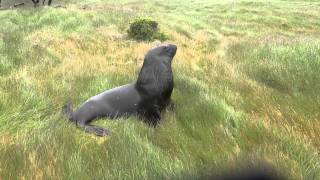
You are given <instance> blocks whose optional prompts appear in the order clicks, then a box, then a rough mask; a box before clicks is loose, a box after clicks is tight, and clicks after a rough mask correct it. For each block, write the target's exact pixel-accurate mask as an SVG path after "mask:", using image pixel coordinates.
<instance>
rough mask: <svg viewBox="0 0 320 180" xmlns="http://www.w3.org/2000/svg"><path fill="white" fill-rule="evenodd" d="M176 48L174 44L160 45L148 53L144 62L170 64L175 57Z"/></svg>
mask: <svg viewBox="0 0 320 180" xmlns="http://www.w3.org/2000/svg"><path fill="white" fill-rule="evenodd" d="M176 52H177V46H176V45H174V44H161V45H158V46H157V47H154V48H152V49H150V50H149V51H148V53H147V54H146V56H145V61H158V62H159V61H160V62H161V61H165V62H169V63H171V61H172V59H173V57H174V56H175V55H176Z"/></svg>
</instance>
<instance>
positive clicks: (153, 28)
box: [128, 18, 168, 41]
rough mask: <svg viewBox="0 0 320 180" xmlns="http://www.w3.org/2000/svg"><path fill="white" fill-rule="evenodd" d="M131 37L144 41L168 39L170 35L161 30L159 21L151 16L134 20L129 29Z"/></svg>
mask: <svg viewBox="0 0 320 180" xmlns="http://www.w3.org/2000/svg"><path fill="white" fill-rule="evenodd" d="M128 35H129V37H130V38H133V39H136V40H143V41H151V40H155V39H158V40H161V41H164V40H167V39H168V37H167V35H166V34H164V33H163V32H160V30H159V28H158V23H157V22H156V21H154V20H152V19H149V18H138V19H136V20H134V21H133V22H132V23H131V24H130V27H129V29H128Z"/></svg>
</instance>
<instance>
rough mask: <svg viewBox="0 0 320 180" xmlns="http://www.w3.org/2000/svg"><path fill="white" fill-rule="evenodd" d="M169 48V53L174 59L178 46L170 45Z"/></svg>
mask: <svg viewBox="0 0 320 180" xmlns="http://www.w3.org/2000/svg"><path fill="white" fill-rule="evenodd" d="M167 48H168V52H169V53H170V56H171V57H174V56H175V55H176V52H177V46H176V45H174V44H168V45H167Z"/></svg>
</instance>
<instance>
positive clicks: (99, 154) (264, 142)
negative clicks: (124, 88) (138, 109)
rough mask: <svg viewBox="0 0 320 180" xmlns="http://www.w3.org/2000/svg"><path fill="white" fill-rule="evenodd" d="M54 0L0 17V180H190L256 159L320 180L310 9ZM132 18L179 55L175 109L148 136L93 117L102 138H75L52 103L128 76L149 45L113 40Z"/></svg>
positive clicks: (316, 7) (315, 18)
mask: <svg viewBox="0 0 320 180" xmlns="http://www.w3.org/2000/svg"><path fill="white" fill-rule="evenodd" d="M54 2H55V1H54ZM57 2H58V1H57ZM57 2H56V3H57ZM60 2H64V5H65V6H66V8H50V7H38V8H36V9H34V8H29V7H27V8H24V9H12V10H2V11H0V179H186V178H190V179H193V178H195V177H197V176H198V175H199V174H200V173H202V172H203V171H204V170H206V169H216V170H219V169H221V168H222V169H224V168H226V167H229V168H236V167H239V166H252V165H254V164H259V162H261V161H264V162H267V163H268V164H270V165H271V166H274V167H276V168H277V169H278V170H279V171H281V172H282V173H283V174H284V175H286V176H288V177H289V179H307V180H313V179H314V180H318V179H320V137H319V135H320V21H319V19H320V2H319V1H318V2H317V1H275V0H270V1H266V0H263V1H262V0H261V1H239V0H237V1H231V0H221V1H220V0H217V1H213V0H198V1H189V0H186V1H184V2H183V3H181V1H179V0H170V1H169V0H167V1H165V0H159V1H125V0H121V1H115V0H114V1H112V0H109V1H108V0H105V1H103V0H78V1H69V3H67V2H68V1H66V0H65V1H60ZM141 16H149V17H153V18H154V19H155V20H157V21H158V22H159V23H160V28H161V29H162V31H164V32H165V33H167V34H168V36H169V40H168V42H171V43H174V44H176V45H177V46H178V52H177V55H176V57H175V59H174V60H173V71H174V80H175V89H174V93H173V96H172V99H173V101H174V102H175V109H174V110H173V111H166V112H163V114H162V116H163V120H162V122H161V123H160V125H159V126H158V127H156V128H154V129H153V128H149V127H148V126H147V125H146V124H144V123H143V122H141V121H139V120H138V119H136V118H130V119H120V120H106V119H101V120H98V121H96V122H95V124H99V125H101V126H104V127H107V128H109V129H110V130H111V131H112V132H113V134H112V136H110V137H105V138H98V137H94V136H92V135H89V134H86V133H84V132H83V131H82V130H81V129H78V128H76V127H75V126H74V125H73V124H71V123H69V122H68V121H67V119H66V118H65V117H64V116H63V115H62V114H61V113H60V112H61V107H62V106H63V105H65V104H66V102H67V101H68V100H72V101H73V102H74V104H75V106H79V105H80V104H81V103H82V102H84V101H85V100H86V99H88V98H89V97H91V96H93V95H96V94H97V93H99V92H102V91H104V90H106V89H110V88H113V87H116V86H119V85H123V84H126V83H130V82H132V81H135V80H136V77H137V74H138V72H139V70H140V67H141V65H142V62H143V57H144V55H145V53H146V52H147V51H148V49H149V48H151V47H153V46H154V43H152V42H136V41H133V40H130V39H128V38H127V37H126V29H127V28H128V26H129V22H130V21H132V20H133V19H135V18H136V17H141ZM243 161H245V162H247V163H246V165H243V164H242V162H243Z"/></svg>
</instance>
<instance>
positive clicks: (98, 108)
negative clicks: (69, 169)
mask: <svg viewBox="0 0 320 180" xmlns="http://www.w3.org/2000/svg"><path fill="white" fill-rule="evenodd" d="M176 51H177V46H176V45H173V44H162V45H159V46H157V47H155V48H152V49H150V50H149V51H148V53H147V54H146V55H145V58H144V62H143V65H142V68H141V71H140V73H139V76H138V79H137V81H136V82H135V83H132V84H127V85H123V86H120V87H116V88H113V89H110V90H107V91H105V92H102V93H101V94H98V95H96V96H93V97H91V98H90V99H88V100H87V101H86V102H85V103H83V104H82V105H81V106H80V107H79V108H78V110H76V111H75V112H73V111H72V105H71V103H69V104H68V105H66V106H65V107H64V108H63V111H64V113H65V114H66V115H67V116H68V118H69V120H71V121H72V122H75V123H76V124H77V125H78V126H80V127H83V128H84V129H85V131H86V132H89V133H94V134H95V135H97V136H105V135H109V134H110V131H109V130H108V129H105V128H102V127H98V126H94V125H90V124H89V123H90V122H91V121H92V120H93V119H95V118H97V117H108V118H117V117H128V116H132V115H137V116H139V117H141V118H143V119H144V120H145V121H146V122H147V123H149V124H150V125H153V126H156V124H157V123H158V121H159V120H160V119H161V114H160V113H161V111H162V110H163V109H164V108H165V107H166V106H167V105H169V103H170V97H171V93H172V91H173V73H172V69H171V62H172V59H173V57H174V56H175V54H176Z"/></svg>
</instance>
